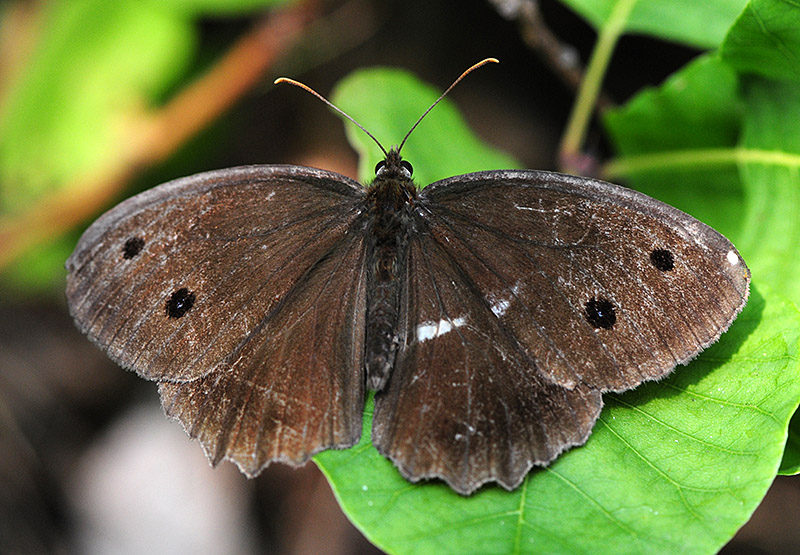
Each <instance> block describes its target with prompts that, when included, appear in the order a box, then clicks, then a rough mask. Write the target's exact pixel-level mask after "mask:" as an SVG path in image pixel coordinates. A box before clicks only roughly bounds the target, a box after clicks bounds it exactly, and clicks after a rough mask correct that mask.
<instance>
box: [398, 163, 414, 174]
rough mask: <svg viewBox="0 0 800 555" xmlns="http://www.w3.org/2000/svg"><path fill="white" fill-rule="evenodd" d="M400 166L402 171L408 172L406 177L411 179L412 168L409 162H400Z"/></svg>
mask: <svg viewBox="0 0 800 555" xmlns="http://www.w3.org/2000/svg"><path fill="white" fill-rule="evenodd" d="M400 165H401V166H403V169H404V170H406V171H407V172H408V177H411V176H412V175H414V167H413V166H412V165H411V163H410V162H406V161H405V160H402V161H401V162H400Z"/></svg>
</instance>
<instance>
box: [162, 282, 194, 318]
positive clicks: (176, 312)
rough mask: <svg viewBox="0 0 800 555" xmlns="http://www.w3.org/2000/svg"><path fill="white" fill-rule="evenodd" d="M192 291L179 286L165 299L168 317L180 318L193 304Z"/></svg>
mask: <svg viewBox="0 0 800 555" xmlns="http://www.w3.org/2000/svg"><path fill="white" fill-rule="evenodd" d="M194 299H195V297H194V291H189V290H188V289H186V288H185V287H181V288H180V289H178V290H177V291H175V292H174V293H172V295H170V297H169V300H167V316H169V317H170V318H181V317H182V316H184V315H185V314H186V313H187V312H189V311H190V310H191V309H192V307H193V306H194Z"/></svg>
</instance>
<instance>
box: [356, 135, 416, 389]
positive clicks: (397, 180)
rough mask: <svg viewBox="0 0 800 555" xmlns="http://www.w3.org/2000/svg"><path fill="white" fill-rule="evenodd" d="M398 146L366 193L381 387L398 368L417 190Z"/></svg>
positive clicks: (371, 376) (370, 352)
mask: <svg viewBox="0 0 800 555" xmlns="http://www.w3.org/2000/svg"><path fill="white" fill-rule="evenodd" d="M402 162H403V160H402V158H401V157H400V154H399V153H398V152H397V150H396V149H392V150H390V151H389V154H388V156H387V159H386V161H385V162H384V163H381V164H379V168H380V170H379V171H377V172H376V177H375V180H374V181H373V182H372V184H371V185H370V186H369V187H368V188H367V191H366V205H367V210H366V211H365V215H366V217H367V218H368V219H369V224H368V227H367V229H368V233H369V239H368V243H367V271H368V272H369V273H368V278H367V279H368V281H367V321H368V322H370V325H369V326H368V327H367V336H366V340H365V343H366V348H367V350H366V379H367V387H369V388H370V389H373V390H375V391H380V390H381V389H383V387H384V386H385V385H386V382H387V381H388V379H389V376H390V375H391V371H392V368H393V367H394V361H395V356H396V354H397V348H398V346H399V345H400V338H399V337H398V335H397V331H396V330H397V329H398V328H397V324H398V321H397V320H398V318H399V315H400V302H401V288H402V281H401V279H400V278H401V275H400V274H401V273H402V272H403V271H404V269H405V267H406V256H407V251H408V234H409V225H410V222H411V219H412V210H413V207H414V200H415V199H416V197H417V190H416V187H415V186H414V184H413V183H412V181H411V172H410V166H408V167H404V165H403V164H402Z"/></svg>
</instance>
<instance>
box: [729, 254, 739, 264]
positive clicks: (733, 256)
mask: <svg viewBox="0 0 800 555" xmlns="http://www.w3.org/2000/svg"><path fill="white" fill-rule="evenodd" d="M726 258H727V259H728V263H729V264H730V265H731V266H738V265H739V257H738V256H736V253H735V252H733V251H728V254H727V255H726Z"/></svg>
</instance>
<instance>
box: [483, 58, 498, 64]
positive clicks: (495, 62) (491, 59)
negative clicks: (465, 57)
mask: <svg viewBox="0 0 800 555" xmlns="http://www.w3.org/2000/svg"><path fill="white" fill-rule="evenodd" d="M490 62H491V63H493V64H499V63H500V60H498V59H497V58H486V59H485V60H483V61H482V62H480V63H481V64H488V63H490Z"/></svg>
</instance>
